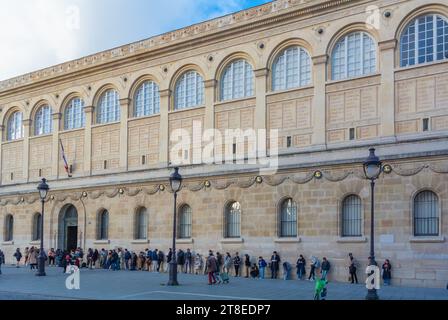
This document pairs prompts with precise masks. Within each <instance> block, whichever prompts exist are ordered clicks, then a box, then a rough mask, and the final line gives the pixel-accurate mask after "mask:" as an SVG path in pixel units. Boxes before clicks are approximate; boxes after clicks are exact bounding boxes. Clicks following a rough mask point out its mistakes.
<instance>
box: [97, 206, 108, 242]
mask: <svg viewBox="0 0 448 320" xmlns="http://www.w3.org/2000/svg"><path fill="white" fill-rule="evenodd" d="M108 239H109V211H108V210H106V209H104V210H101V211H100V212H99V213H98V218H97V233H96V240H99V241H104V240H108Z"/></svg>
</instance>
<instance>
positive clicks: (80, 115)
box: [64, 98, 86, 130]
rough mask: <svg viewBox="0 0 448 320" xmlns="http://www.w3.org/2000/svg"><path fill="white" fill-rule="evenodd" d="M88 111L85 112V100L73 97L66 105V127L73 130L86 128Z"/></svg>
mask: <svg viewBox="0 0 448 320" xmlns="http://www.w3.org/2000/svg"><path fill="white" fill-rule="evenodd" d="M85 123H86V113H85V112H84V101H83V100H82V99H81V98H73V99H71V100H70V102H69V103H68V104H67V106H66V107H65V112H64V128H65V130H72V129H78V128H84V126H85Z"/></svg>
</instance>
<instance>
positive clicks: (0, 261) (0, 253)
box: [0, 249, 5, 274]
mask: <svg viewBox="0 0 448 320" xmlns="http://www.w3.org/2000/svg"><path fill="white" fill-rule="evenodd" d="M4 263H5V254H4V253H3V251H2V250H1V249H0V274H2V264H4Z"/></svg>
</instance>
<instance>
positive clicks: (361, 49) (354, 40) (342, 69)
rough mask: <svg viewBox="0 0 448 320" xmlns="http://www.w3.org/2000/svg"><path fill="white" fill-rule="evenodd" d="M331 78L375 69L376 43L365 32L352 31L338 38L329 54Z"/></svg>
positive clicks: (356, 74)
mask: <svg viewBox="0 0 448 320" xmlns="http://www.w3.org/2000/svg"><path fill="white" fill-rule="evenodd" d="M331 65H332V72H331V75H332V79H333V80H340V79H346V78H352V77H359V76H363V75H368V74H372V73H374V72H375V71H376V44H375V41H374V40H373V39H372V37H371V36H370V35H369V34H368V33H366V32H362V31H359V32H352V33H350V34H348V35H346V36H345V37H343V38H342V39H340V40H339V41H338V42H337V43H336V45H335V47H334V49H333V53H332V55H331Z"/></svg>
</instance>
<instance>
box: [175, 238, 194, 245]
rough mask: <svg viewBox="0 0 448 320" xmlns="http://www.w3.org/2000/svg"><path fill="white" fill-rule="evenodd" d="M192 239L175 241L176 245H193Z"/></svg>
mask: <svg viewBox="0 0 448 320" xmlns="http://www.w3.org/2000/svg"><path fill="white" fill-rule="evenodd" d="M193 242H194V239H193V238H188V239H176V243H179V244H190V243H193Z"/></svg>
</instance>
